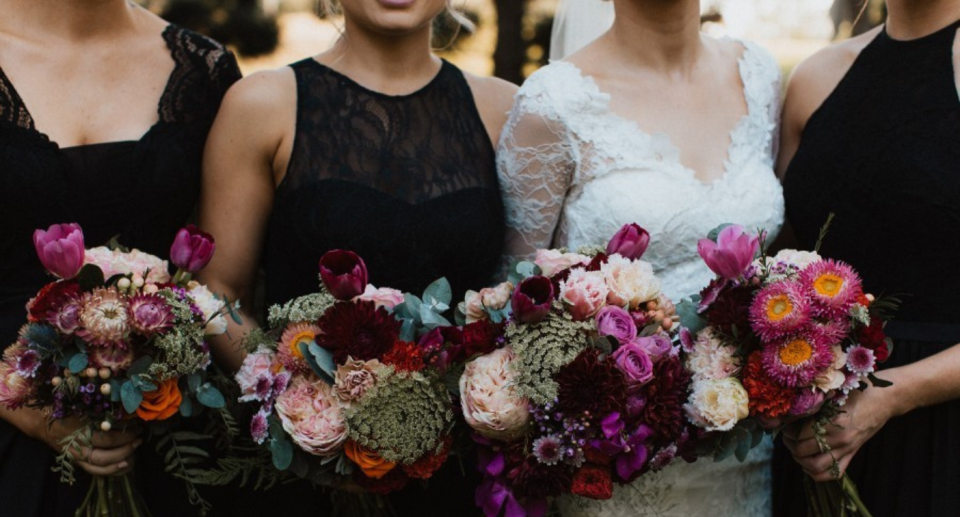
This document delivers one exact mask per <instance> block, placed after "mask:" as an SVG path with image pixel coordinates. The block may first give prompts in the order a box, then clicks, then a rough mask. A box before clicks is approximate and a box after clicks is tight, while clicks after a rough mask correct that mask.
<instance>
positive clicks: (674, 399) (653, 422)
mask: <svg viewBox="0 0 960 517" xmlns="http://www.w3.org/2000/svg"><path fill="white" fill-rule="evenodd" d="M653 370H654V371H653V380H652V381H650V383H649V384H647V386H646V388H647V405H646V407H645V408H644V410H643V421H644V423H645V424H647V425H648V426H650V427H651V428H653V430H654V431H656V433H657V438H658V439H659V440H661V441H663V442H673V441H676V440H677V438H679V437H680V435H681V434H682V433H683V428H684V422H685V421H686V416H685V413H684V411H683V405H684V403H685V402H686V401H687V395H688V391H689V387H690V372H689V371H687V370H686V369H684V367H683V365H682V364H681V363H680V360H679V359H678V358H677V357H676V356H668V357H665V358H664V359H663V360H661V361H660V362H659V363H657V364H656V366H655V367H654V369H653Z"/></svg>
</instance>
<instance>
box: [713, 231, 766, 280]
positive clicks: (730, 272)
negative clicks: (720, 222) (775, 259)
mask: <svg viewBox="0 0 960 517" xmlns="http://www.w3.org/2000/svg"><path fill="white" fill-rule="evenodd" d="M759 248H760V240H759V239H758V238H757V236H756V235H750V234H748V233H745V232H744V230H743V226H740V225H737V224H735V225H731V226H727V227H726V228H724V229H723V230H720V234H719V235H718V236H717V242H713V241H712V240H710V239H700V242H699V243H697V251H698V252H699V253H700V256H701V257H702V258H703V261H704V262H706V263H707V267H709V268H710V270H711V271H713V272H714V273H716V274H717V275H720V276H721V277H723V278H727V279H730V280H733V279H736V278H739V277H740V276H741V275H742V274H743V272H744V271H746V269H747V267H749V266H750V263H751V262H753V256H754V255H756V253H757V250H758V249H759Z"/></svg>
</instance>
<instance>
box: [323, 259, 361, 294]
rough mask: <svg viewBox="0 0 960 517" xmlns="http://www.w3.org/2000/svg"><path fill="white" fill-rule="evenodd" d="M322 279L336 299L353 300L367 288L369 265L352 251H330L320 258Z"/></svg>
mask: <svg viewBox="0 0 960 517" xmlns="http://www.w3.org/2000/svg"><path fill="white" fill-rule="evenodd" d="M320 279H321V280H323V285H325V286H327V290H328V291H330V294H332V295H333V297H334V298H336V299H338V300H343V301H347V300H352V299H354V298H355V297H357V296H360V295H361V294H363V290H364V288H366V287H367V265H366V264H364V263H363V259H361V258H360V257H359V256H358V255H357V254H356V253H354V252H352V251H345V250H333V251H328V252H326V253H324V254H323V257H321V258H320Z"/></svg>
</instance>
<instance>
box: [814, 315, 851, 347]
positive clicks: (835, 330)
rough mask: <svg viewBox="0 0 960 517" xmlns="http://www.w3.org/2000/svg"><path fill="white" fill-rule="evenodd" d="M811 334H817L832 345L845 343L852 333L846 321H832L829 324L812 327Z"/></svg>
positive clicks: (818, 324)
mask: <svg viewBox="0 0 960 517" xmlns="http://www.w3.org/2000/svg"><path fill="white" fill-rule="evenodd" d="M810 330H811V332H816V333H817V334H819V335H820V336H822V339H823V340H824V341H826V342H827V343H829V344H831V345H836V344H839V343H841V342H843V340H844V339H846V338H847V335H848V334H849V333H850V325H849V323H847V322H845V321H830V322H827V323H817V324H815V325H813V326H812V327H811V329H810Z"/></svg>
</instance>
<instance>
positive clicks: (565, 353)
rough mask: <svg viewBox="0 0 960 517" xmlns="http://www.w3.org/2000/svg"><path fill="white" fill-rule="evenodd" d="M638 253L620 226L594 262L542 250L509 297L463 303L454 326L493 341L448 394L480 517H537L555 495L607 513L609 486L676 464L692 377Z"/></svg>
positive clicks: (483, 296) (634, 230) (644, 239)
mask: <svg viewBox="0 0 960 517" xmlns="http://www.w3.org/2000/svg"><path fill="white" fill-rule="evenodd" d="M648 243H649V235H648V234H647V232H646V231H645V230H643V229H642V228H640V227H639V226H637V225H635V224H633V225H627V226H625V227H623V228H622V229H621V230H620V231H619V232H618V233H617V234H616V235H615V236H614V237H613V239H612V240H611V241H610V243H609V244H608V245H607V246H606V248H605V249H604V248H591V249H583V250H579V252H578V253H569V252H564V251H562V250H540V251H538V252H537V256H536V259H535V260H534V262H532V263H531V262H521V263H519V264H517V265H516V266H515V267H514V272H513V273H512V274H511V278H510V282H509V283H507V284H502V285H500V286H498V287H496V288H490V289H485V290H483V291H480V292H479V293H473V292H471V293H468V295H467V299H466V300H465V302H464V303H463V304H462V305H461V312H462V313H463V316H464V321H465V322H467V323H470V322H476V321H490V322H492V323H494V324H496V325H495V327H496V328H501V329H502V331H501V333H502V335H500V336H498V338H497V340H496V344H497V347H496V349H494V350H492V351H490V352H487V353H483V354H481V355H479V356H477V357H475V358H473V359H471V360H470V361H468V362H467V363H466V365H465V368H464V371H463V374H462V376H461V377H460V382H459V384H460V395H461V402H462V409H463V416H464V418H465V420H466V422H467V424H468V425H469V426H470V427H471V428H472V429H473V430H474V434H475V438H474V440H475V441H476V442H477V443H478V444H479V453H480V465H479V467H480V469H481V471H482V472H483V475H484V481H483V483H482V485H481V486H480V487H479V488H478V490H477V492H476V502H477V505H478V506H480V507H482V508H483V511H484V513H485V514H486V515H487V516H488V517H496V516H498V515H501V513H503V514H505V515H507V516H509V517H521V516H526V515H530V516H542V515H544V514H545V513H546V512H547V509H548V504H549V499H550V498H553V497H557V496H561V495H564V494H575V495H579V496H582V497H587V498H592V499H609V498H610V497H612V496H613V487H614V483H619V484H626V483H630V482H632V481H633V480H634V479H636V478H637V477H638V476H640V475H642V474H643V473H645V472H647V471H650V470H659V469H662V468H663V467H665V466H666V465H668V464H669V463H671V461H672V460H673V459H674V458H675V457H676V456H678V455H684V456H686V451H687V450H688V449H689V447H687V445H688V444H689V442H690V433H689V431H691V430H692V429H691V428H690V427H688V424H687V422H686V417H685V415H684V412H683V404H684V402H685V401H686V399H687V396H688V393H689V384H690V375H689V373H688V372H687V371H686V370H685V369H684V367H683V364H682V363H681V361H680V358H679V357H678V350H677V348H675V347H674V346H673V343H672V340H671V333H670V331H671V330H673V329H674V321H675V310H674V307H673V304H672V303H671V302H670V300H669V299H667V298H666V297H665V296H664V295H663V294H662V293H661V292H660V282H659V280H658V279H657V278H656V276H654V274H653V270H652V267H651V265H650V264H649V263H647V262H644V261H642V260H640V257H641V256H642V255H643V252H644V251H645V250H646V247H647V244H648ZM514 285H515V287H514ZM465 328H466V327H465Z"/></svg>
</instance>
